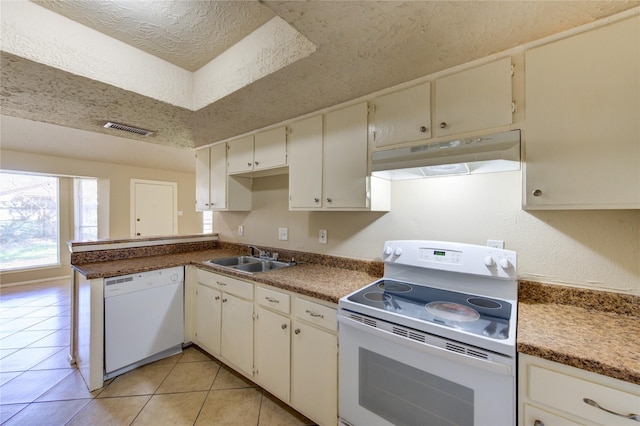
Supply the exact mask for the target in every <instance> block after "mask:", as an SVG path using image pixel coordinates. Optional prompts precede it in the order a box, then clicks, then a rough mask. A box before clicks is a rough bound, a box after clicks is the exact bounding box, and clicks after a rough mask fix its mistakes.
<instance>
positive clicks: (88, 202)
mask: <svg viewBox="0 0 640 426" xmlns="http://www.w3.org/2000/svg"><path fill="white" fill-rule="evenodd" d="M73 191H74V203H73V205H74V207H75V212H74V213H75V214H74V216H73V217H74V237H73V238H74V239H75V240H97V239H98V180H97V179H95V178H75V179H74V180H73Z"/></svg>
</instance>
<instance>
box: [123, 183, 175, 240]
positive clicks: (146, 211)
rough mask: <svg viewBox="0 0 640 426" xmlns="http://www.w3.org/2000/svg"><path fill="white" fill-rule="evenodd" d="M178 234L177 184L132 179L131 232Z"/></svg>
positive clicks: (138, 235) (145, 235) (139, 233)
mask: <svg viewBox="0 0 640 426" xmlns="http://www.w3.org/2000/svg"><path fill="white" fill-rule="evenodd" d="M177 234H178V184H177V183H176V182H158V181H150V180H139V179H131V236H132V237H150V236H157V235H177Z"/></svg>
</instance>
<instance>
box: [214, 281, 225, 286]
mask: <svg viewBox="0 0 640 426" xmlns="http://www.w3.org/2000/svg"><path fill="white" fill-rule="evenodd" d="M216 284H218V285H227V283H225V282H223V281H216Z"/></svg>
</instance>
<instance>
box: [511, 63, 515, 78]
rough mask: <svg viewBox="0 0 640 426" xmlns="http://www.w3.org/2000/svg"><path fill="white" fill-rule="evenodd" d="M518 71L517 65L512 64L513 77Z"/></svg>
mask: <svg viewBox="0 0 640 426" xmlns="http://www.w3.org/2000/svg"><path fill="white" fill-rule="evenodd" d="M515 73H516V66H515V65H514V64H511V77H513V76H514V75H515Z"/></svg>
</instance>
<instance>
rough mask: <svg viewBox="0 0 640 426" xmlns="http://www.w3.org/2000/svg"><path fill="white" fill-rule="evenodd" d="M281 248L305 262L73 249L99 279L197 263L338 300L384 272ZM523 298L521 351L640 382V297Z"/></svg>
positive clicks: (525, 285)
mask: <svg viewBox="0 0 640 426" xmlns="http://www.w3.org/2000/svg"><path fill="white" fill-rule="evenodd" d="M260 248H261V249H270V248H266V247H260ZM278 251H279V252H280V253H279V254H280V258H281V259H287V260H288V259H290V258H291V257H295V259H296V261H298V262H299V263H298V265H296V266H295V267H291V268H284V269H278V270H274V271H269V272H263V273H260V274H253V275H247V274H245V273H242V272H237V271H233V270H229V269H227V268H224V267H221V266H217V265H211V264H207V263H204V262H205V261H207V260H210V259H214V258H220V257H226V256H235V255H239V254H247V253H248V249H247V247H246V246H241V245H237V244H231V243H224V242H219V241H211V242H205V243H187V244H184V245H181V247H179V248H178V249H175V245H174V246H172V247H170V248H169V247H162V246H161V247H155V248H150V247H147V248H141V249H134V251H132V249H124V250H109V254H108V255H107V254H105V253H104V252H88V253H78V254H77V255H75V254H72V267H73V268H74V269H75V270H77V271H78V272H80V273H81V274H83V275H85V276H86V277H87V278H88V279H93V278H104V277H113V276H118V275H126V274H133V273H137V272H145V271H150V270H154V269H159V268H169V267H173V266H183V265H189V264H192V265H196V266H198V267H200V268H203V269H208V270H211V271H213V272H222V273H224V274H227V275H231V276H235V277H238V278H249V279H251V280H252V281H254V282H258V283H263V284H268V285H271V286H274V287H278V288H282V289H285V290H289V291H292V292H296V293H299V294H302V295H307V296H310V297H314V298H317V299H321V300H325V301H328V302H332V303H338V300H339V299H340V298H341V297H343V296H345V295H347V294H349V293H351V292H353V291H355V290H357V289H359V288H361V287H364V286H365V285H367V284H369V283H371V282H373V281H375V280H376V279H378V278H380V277H381V276H382V274H383V264H382V263H381V262H373V261H364V260H357V259H348V258H340V257H334V256H325V255H317V254H312V253H301V252H293V251H286V250H281V249H278ZM132 253H135V256H136V257H131V256H132ZM518 299H519V303H518V331H517V333H518V334H517V350H518V352H521V353H526V354H529V355H532V356H537V357H540V358H544V359H548V360H551V361H555V362H558V363H561V364H565V365H570V366H573V367H577V368H580V369H583V370H587V371H592V372H595V373H598V374H603V375H606V376H609V377H613V378H616V379H621V380H624V381H627V382H631V383H635V384H640V338H638V336H640V297H638V296H632V295H623V294H616V293H608V292H601V291H595V290H586V289H578V288H570V287H564V286H559V285H548V284H540V283H533V282H528V281H520V285H519V295H518Z"/></svg>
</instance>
